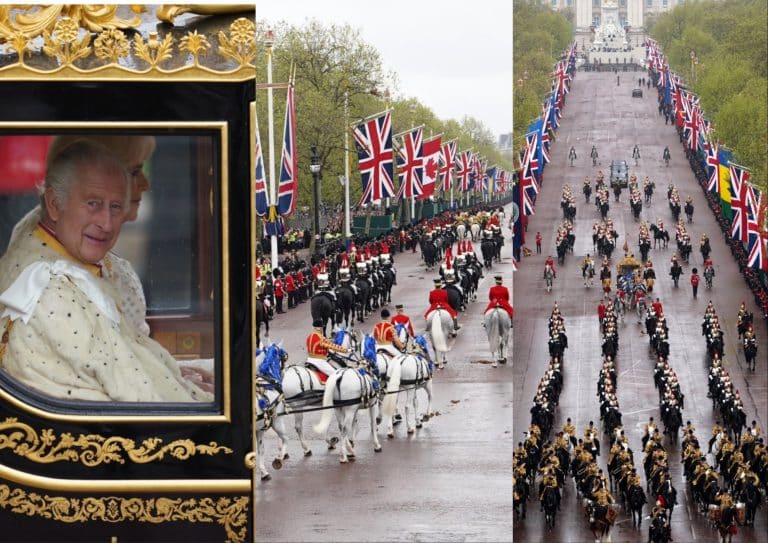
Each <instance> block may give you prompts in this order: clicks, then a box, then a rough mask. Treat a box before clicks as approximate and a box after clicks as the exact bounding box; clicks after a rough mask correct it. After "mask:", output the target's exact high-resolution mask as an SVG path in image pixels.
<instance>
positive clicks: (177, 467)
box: [0, 80, 255, 543]
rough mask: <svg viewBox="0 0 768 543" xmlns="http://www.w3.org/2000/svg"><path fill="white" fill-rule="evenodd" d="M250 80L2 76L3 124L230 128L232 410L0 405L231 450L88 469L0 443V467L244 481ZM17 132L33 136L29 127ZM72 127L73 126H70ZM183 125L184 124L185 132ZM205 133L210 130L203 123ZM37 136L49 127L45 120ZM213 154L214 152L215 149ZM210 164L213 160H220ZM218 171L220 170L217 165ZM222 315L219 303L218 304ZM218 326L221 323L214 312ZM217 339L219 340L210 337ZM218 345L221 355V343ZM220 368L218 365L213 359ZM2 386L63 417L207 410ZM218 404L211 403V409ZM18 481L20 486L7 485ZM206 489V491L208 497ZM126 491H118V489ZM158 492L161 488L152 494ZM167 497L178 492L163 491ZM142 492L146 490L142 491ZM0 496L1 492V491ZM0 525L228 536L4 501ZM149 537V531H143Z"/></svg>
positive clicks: (158, 536)
mask: <svg viewBox="0 0 768 543" xmlns="http://www.w3.org/2000/svg"><path fill="white" fill-rule="evenodd" d="M254 93H255V89H254V83H253V80H249V81H236V82H229V81H225V82H220V83H219V82H215V83H214V82H189V81H184V82H183V83H178V84H174V83H173V82H171V83H168V82H162V83H160V82H156V81H155V82H149V81H147V82H142V81H115V82H110V81H99V82H82V81H50V82H47V81H46V82H43V81H34V82H24V81H2V80H0V96H2V100H0V121H2V122H18V123H21V124H23V123H30V122H41V123H56V122H64V121H80V122H84V123H93V122H105V121H113V122H138V123H142V122H184V123H190V122H195V121H200V122H205V121H210V122H222V121H225V122H226V123H227V126H228V134H227V137H228V157H229V161H228V164H227V169H228V175H229V179H228V186H229V189H228V190H229V201H228V202H227V206H228V212H229V247H228V259H229V277H227V278H225V279H224V280H225V281H226V282H227V283H228V285H229V292H230V296H229V300H230V315H229V318H230V321H229V325H230V330H229V335H230V346H229V348H230V383H229V386H230V410H231V421H230V422H229V423H226V422H221V423H219V422H210V423H204V424H201V423H200V422H195V421H191V420H189V421H185V420H182V421H180V422H176V421H173V422H164V423H158V422H152V421H147V422H146V423H145V422H141V421H139V422H131V423H121V422H116V423H114V424H105V423H103V422H102V423H95V422H83V421H77V420H71V421H67V422H61V421H57V420H51V419H47V418H39V417H36V416H34V415H32V414H30V413H28V412H26V411H23V410H20V409H18V408H16V407H15V406H13V405H9V404H7V403H2V404H0V423H1V422H2V421H4V420H6V419H7V418H9V417H14V418H17V419H18V420H19V421H20V422H22V423H24V424H28V425H30V426H31V427H33V428H34V429H35V430H36V431H37V432H38V433H42V431H43V430H44V429H49V428H50V429H52V430H53V431H54V433H55V435H56V436H58V437H60V436H61V435H63V434H65V433H69V434H71V435H72V436H74V437H75V438H76V437H77V436H79V435H80V434H85V435H89V434H98V435H101V436H104V437H110V436H120V437H124V438H128V439H132V440H134V441H135V443H136V446H137V447H140V446H141V445H142V441H143V440H144V439H147V438H160V439H162V440H163V442H164V443H166V444H167V443H170V442H172V441H174V440H177V439H190V440H192V441H193V442H194V443H196V444H208V443H210V442H216V443H217V444H218V445H222V446H226V447H229V448H231V449H232V450H233V452H232V453H231V454H223V453H218V454H213V455H205V454H197V455H194V456H192V457H191V458H189V459H187V460H177V459H176V458H174V457H173V456H172V455H170V454H166V455H165V458H164V459H162V460H159V461H154V462H150V463H146V464H140V463H135V462H133V461H131V460H130V459H127V458H126V460H125V463H122V464H121V463H118V462H111V463H101V464H99V465H98V466H96V467H87V466H85V465H83V464H81V463H79V462H71V461H58V462H53V463H48V464H45V463H37V462H33V461H30V460H27V459H26V458H25V457H24V456H22V455H19V454H15V453H13V452H12V451H11V450H9V449H7V448H6V449H3V450H0V464H2V465H4V466H7V467H10V468H13V469H16V470H19V471H22V472H26V473H31V474H36V475H41V476H46V477H51V478H63V479H67V478H71V479H84V480H94V479H107V480H138V479H147V480H157V479H165V480H168V479H216V480H218V479H237V480H244V479H250V477H251V472H250V471H249V470H248V469H247V468H246V467H245V465H244V462H243V458H244V456H245V454H246V453H247V452H249V451H250V450H251V448H252V447H251V435H250V426H251V421H250V412H251V410H250V402H251V400H250V396H251V390H250V382H251V379H250V372H251V365H250V360H251V353H252V346H251V331H250V330H251V322H250V315H251V312H250V304H249V300H250V285H249V283H248V278H249V277H250V273H248V272H247V270H249V269H250V262H249V259H250V251H249V250H248V247H249V246H250V227H249V220H250V198H249V196H250V193H249V189H250V184H251V183H250V173H249V170H250V167H249V166H246V167H244V166H243V164H244V163H245V164H250V133H249V130H250V123H249V121H248V117H247V115H248V113H247V112H248V111H249V104H250V103H251V102H252V101H253V100H254ZM21 130H23V131H24V133H34V132H35V130H31V129H29V128H27V127H23V128H21ZM73 130H74V129H73ZM185 130H186V129H185ZM202 130H203V132H205V131H206V130H207V131H208V133H210V129H209V128H208V129H202ZM39 132H40V133H50V132H51V129H50V128H45V127H44V126H43V127H41V128H40V129H39ZM215 153H218V149H217V150H215ZM214 158H215V163H218V162H219V161H218V157H214ZM220 173H221V172H220ZM221 196H222V195H221V191H220V190H219V185H217V186H216V187H215V189H214V201H213V205H214V209H221ZM216 230H217V231H216V232H214V233H213V236H212V237H213V240H214V244H213V246H214V251H215V253H216V254H215V255H211V256H212V257H213V260H214V263H215V265H214V269H215V276H214V278H213V284H214V285H216V287H215V288H216V289H217V295H216V296H215V299H217V300H222V297H221V292H220V289H221V284H222V280H221V278H220V274H221V272H222V248H221V247H220V244H221V243H220V240H221V232H220V231H219V226H218V225H217V226H216ZM217 311H218V312H220V307H217ZM216 322H217V327H218V328H220V327H221V325H222V320H221V315H218V317H217V319H216ZM216 337H217V342H220V341H221V338H222V337H223V336H222V335H221V334H220V333H217V334H216ZM216 352H218V353H220V352H221V350H220V346H217V349H216ZM218 366H219V369H220V366H221V364H218ZM222 378H223V376H222V375H221V374H220V373H219V374H218V375H217V383H218V384H219V389H218V391H217V401H219V402H221V401H222V400H221V398H222V393H221V390H222V389H221V384H222ZM2 386H3V387H4V388H5V389H6V390H9V391H11V392H12V393H13V394H14V395H16V396H17V397H20V398H22V399H23V401H24V402H26V403H28V404H31V405H33V406H36V407H39V408H42V409H44V410H47V411H51V412H57V413H59V414H62V415H65V416H66V414H68V413H71V414H81V415H99V416H106V415H109V414H131V415H136V414H140V415H163V414H166V415H167V414H172V415H178V416H187V415H191V416H195V415H200V414H203V413H201V412H200V411H201V410H203V411H205V413H204V414H208V415H210V414H212V410H211V407H210V405H209V406H201V405H194V406H192V405H180V404H172V405H171V406H169V405H159V404H141V405H140V406H139V407H140V410H139V409H137V406H136V405H119V404H105V405H104V406H103V410H102V409H101V408H100V406H99V407H97V408H96V409H95V410H94V406H93V404H91V405H90V406H87V407H85V406H84V405H83V404H80V405H77V404H73V403H68V402H56V401H54V400H50V399H48V398H44V397H42V396H35V395H34V394H31V393H29V392H28V391H26V390H23V389H22V387H16V389H15V390H14V387H13V386H12V385H10V384H9V383H8V382H7V381H6V382H4V383H3V384H2ZM218 409H219V407H215V408H214V411H217V410H218ZM12 486H14V487H15V488H21V485H19V484H16V483H14V484H12ZM33 491H36V492H37V493H38V494H42V495H46V494H50V495H54V496H55V495H66V496H68V497H70V496H69V494H67V493H66V492H56V491H46V490H43V489H41V490H35V489H27V492H33ZM213 494H215V493H213V492H211V493H208V494H206V495H213ZM116 495H119V496H125V494H124V493H116ZM158 496H160V495H158ZM162 496H165V497H176V496H177V495H176V494H172V493H170V494H169V493H165V494H162ZM142 497H143V498H148V497H153V496H147V495H146V494H144V495H142ZM0 499H2V497H0ZM0 526H2V527H3V529H4V533H3V537H2V539H3V540H4V541H52V540H56V541H108V540H109V537H111V536H113V535H117V536H119V541H120V543H124V542H125V541H150V540H152V541H222V540H224V539H225V536H224V532H223V530H222V528H221V526H220V525H217V523H216V522H213V523H163V524H161V525H158V524H151V523H147V522H128V523H117V524H116V523H109V522H105V523H95V522H89V523H88V524H82V523H74V524H67V523H62V522H54V521H46V520H43V519H41V518H40V517H39V516H35V517H32V518H28V517H26V516H25V515H23V514H19V513H12V512H11V508H10V507H0ZM150 534H151V535H150Z"/></svg>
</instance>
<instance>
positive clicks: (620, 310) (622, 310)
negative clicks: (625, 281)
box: [613, 294, 627, 322]
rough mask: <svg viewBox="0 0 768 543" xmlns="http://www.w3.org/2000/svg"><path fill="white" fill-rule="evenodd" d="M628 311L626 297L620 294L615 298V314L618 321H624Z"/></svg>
mask: <svg viewBox="0 0 768 543" xmlns="http://www.w3.org/2000/svg"><path fill="white" fill-rule="evenodd" d="M626 312H627V306H626V304H625V303H624V299H623V298H621V297H620V296H619V295H618V294H617V295H616V296H614V298H613V314H614V315H616V322H624V315H625V314H626Z"/></svg>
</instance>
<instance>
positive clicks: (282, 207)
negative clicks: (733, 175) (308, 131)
mask: <svg viewBox="0 0 768 543" xmlns="http://www.w3.org/2000/svg"><path fill="white" fill-rule="evenodd" d="M298 189H299V168H298V156H296V111H295V103H294V100H293V84H290V85H288V99H287V101H286V105H285V127H284V130H283V165H282V166H281V168H280V183H279V184H278V185H277V212H278V213H280V215H282V216H283V217H290V216H291V213H293V210H294V209H295V208H296V194H297V193H298Z"/></svg>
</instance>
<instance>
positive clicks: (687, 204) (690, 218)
mask: <svg viewBox="0 0 768 543" xmlns="http://www.w3.org/2000/svg"><path fill="white" fill-rule="evenodd" d="M684 209H685V216H686V217H688V222H693V204H692V203H691V202H685V208H684Z"/></svg>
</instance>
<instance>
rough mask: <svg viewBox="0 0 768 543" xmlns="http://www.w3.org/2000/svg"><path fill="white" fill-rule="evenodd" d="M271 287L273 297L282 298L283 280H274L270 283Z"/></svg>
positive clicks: (283, 294) (283, 293)
mask: <svg viewBox="0 0 768 543" xmlns="http://www.w3.org/2000/svg"><path fill="white" fill-rule="evenodd" d="M272 287H273V288H274V289H275V297H276V298H282V297H283V296H285V292H283V280H282V279H275V281H274V282H273V283H272Z"/></svg>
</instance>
